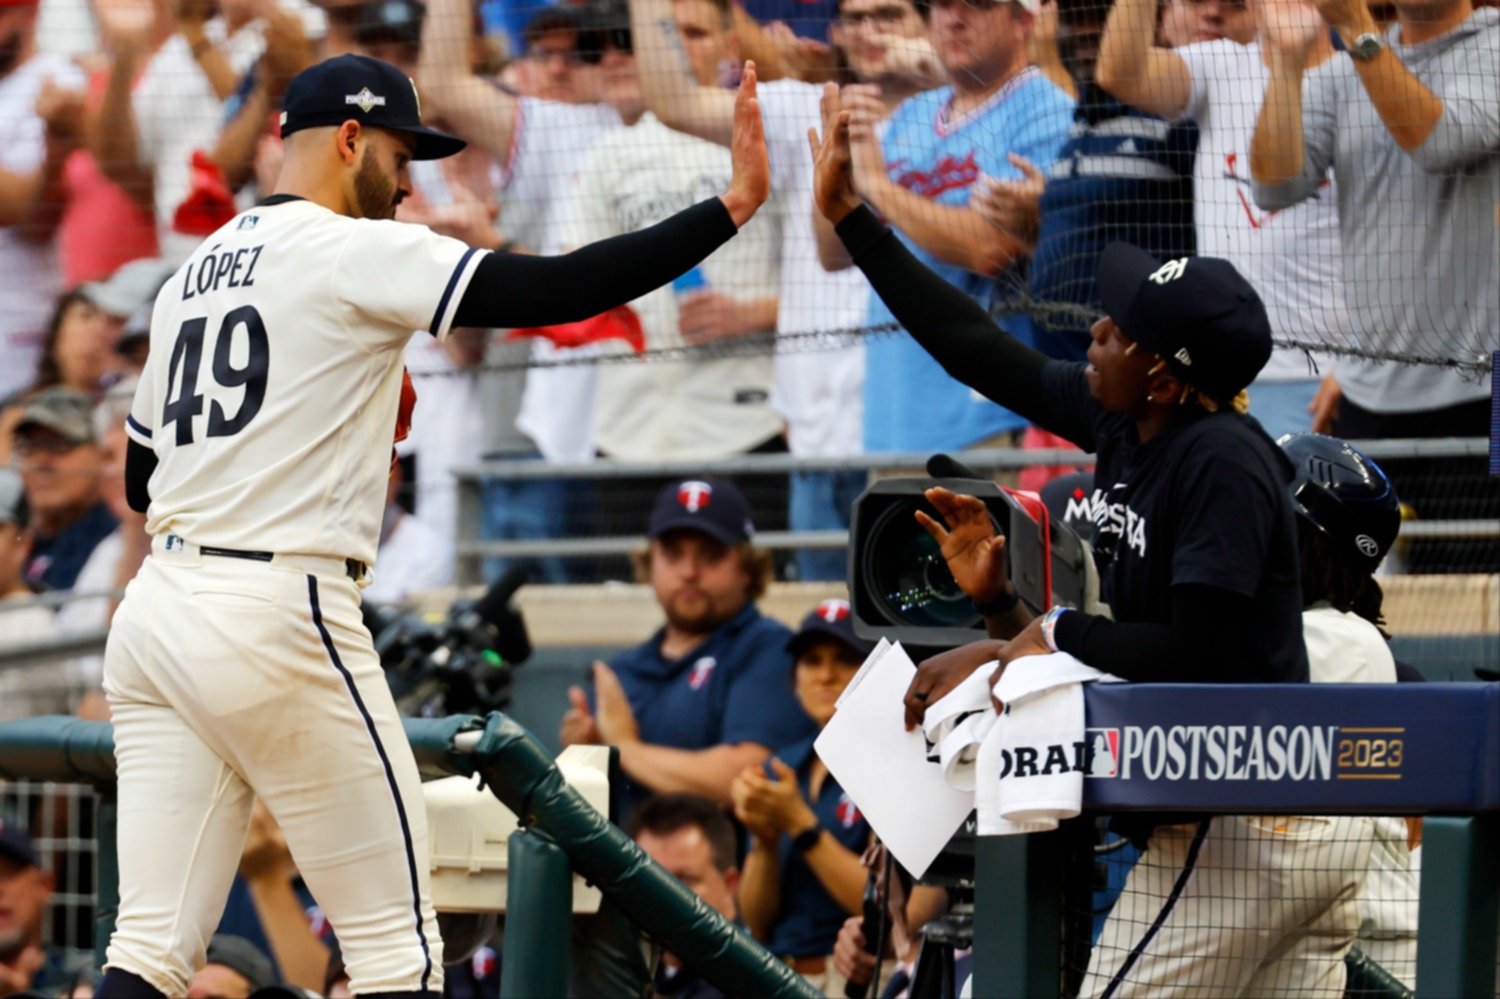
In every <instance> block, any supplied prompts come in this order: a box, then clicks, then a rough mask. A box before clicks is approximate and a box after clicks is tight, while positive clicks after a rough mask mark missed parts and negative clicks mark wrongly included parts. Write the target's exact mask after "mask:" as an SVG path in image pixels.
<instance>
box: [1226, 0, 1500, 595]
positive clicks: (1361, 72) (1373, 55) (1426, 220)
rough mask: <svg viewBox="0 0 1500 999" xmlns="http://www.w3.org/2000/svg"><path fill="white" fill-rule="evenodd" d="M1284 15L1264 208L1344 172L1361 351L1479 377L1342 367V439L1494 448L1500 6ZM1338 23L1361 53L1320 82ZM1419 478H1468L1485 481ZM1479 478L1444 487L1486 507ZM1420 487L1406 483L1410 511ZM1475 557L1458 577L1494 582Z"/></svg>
mask: <svg viewBox="0 0 1500 999" xmlns="http://www.w3.org/2000/svg"><path fill="white" fill-rule="evenodd" d="M1267 7H1268V11H1267V17H1266V22H1267V24H1266V28H1265V30H1266V44H1267V46H1268V48H1270V50H1271V52H1272V64H1271V80H1270V83H1269V85H1268V86H1267V88H1266V96H1265V101H1264V103H1263V105H1262V107H1261V111H1260V118H1259V120H1258V121H1257V123H1256V129H1255V136H1254V139H1253V140H1252V143H1251V150H1250V152H1251V156H1250V166H1251V171H1252V172H1253V174H1254V177H1255V182H1256V183H1255V200H1256V202H1257V203H1258V204H1259V205H1260V206H1261V207H1262V208H1267V209H1278V208H1284V207H1286V206H1288V205H1292V204H1295V203H1297V202H1298V201H1301V200H1303V199H1304V198H1307V197H1310V196H1311V195H1313V193H1314V192H1315V190H1316V188H1317V184H1318V181H1319V179H1320V178H1322V177H1323V175H1324V172H1325V171H1326V170H1327V169H1328V168H1329V166H1330V165H1331V166H1332V167H1333V170H1334V175H1335V179H1336V180H1337V186H1338V198H1339V228H1340V231H1341V235H1342V239H1343V246H1344V287H1345V295H1346V298H1347V303H1348V308H1349V311H1350V313H1351V316H1352V319H1353V327H1354V330H1355V338H1356V339H1355V343H1356V345H1357V346H1360V347H1363V348H1365V349H1368V350H1372V351H1379V352H1387V353H1389V354H1393V355H1421V356H1425V357H1427V358H1432V359H1439V360H1445V361H1458V362H1464V363H1466V364H1467V368H1455V367H1440V366H1436V365H1430V364H1427V365H1412V364H1399V363H1394V362H1392V361H1389V360H1386V361H1381V360H1364V359H1341V360H1340V361H1339V363H1338V366H1337V376H1338V383H1339V387H1340V389H1341V390H1342V398H1341V399H1338V400H1337V404H1338V416H1337V419H1336V421H1335V422H1334V424H1333V432H1334V433H1335V434H1337V435H1339V436H1342V437H1352V438H1369V437H1444V436H1466V437H1467V436H1484V435H1485V434H1486V433H1487V432H1488V427H1489V401H1488V399H1489V391H1490V390H1489V386H1488V379H1487V378H1484V377H1483V376H1482V374H1481V365H1482V363H1483V362H1484V361H1485V359H1486V358H1487V357H1488V355H1489V352H1490V351H1491V350H1493V349H1494V348H1495V346H1496V332H1495V331H1496V330H1497V329H1500V289H1497V287H1496V283H1495V282H1496V274H1497V273H1500V224H1497V222H1500V220H1497V218H1496V214H1495V213H1496V205H1497V204H1500V10H1495V9H1492V8H1482V9H1479V10H1475V9H1474V8H1473V6H1472V4H1471V2H1470V0H1397V2H1396V12H1397V19H1396V23H1395V24H1394V25H1392V26H1391V28H1390V29H1389V30H1388V31H1386V32H1384V33H1382V32H1381V31H1380V29H1379V28H1378V27H1377V25H1376V24H1375V21H1374V20H1373V18H1372V17H1371V15H1370V12H1369V9H1368V8H1367V6H1366V4H1365V2H1364V0H1315V7H1316V9H1314V7H1311V6H1308V5H1307V4H1304V3H1302V2H1300V0H1268V2H1267ZM1318 15H1321V17H1319V16H1318ZM1325 22H1326V25H1325ZM1328 25H1331V26H1332V27H1333V29H1334V30H1335V31H1337V32H1338V34H1339V37H1340V38H1341V39H1342V41H1343V43H1344V48H1345V49H1346V50H1347V55H1344V56H1338V57H1335V58H1334V59H1330V60H1329V61H1327V62H1325V63H1323V64H1322V65H1321V66H1318V67H1317V68H1316V69H1312V70H1306V71H1304V67H1305V65H1306V53H1307V52H1308V51H1309V50H1310V49H1311V47H1312V45H1313V44H1314V42H1315V41H1316V40H1317V38H1318V36H1319V34H1320V33H1321V32H1324V31H1326V30H1327V26H1328ZM1428 464H1430V463H1428ZM1406 471H1407V473H1408V475H1409V476H1411V477H1412V478H1414V479H1415V478H1427V479H1429V480H1430V479H1431V477H1432V473H1433V472H1439V473H1440V474H1444V473H1446V474H1452V472H1454V471H1457V472H1458V473H1459V474H1461V475H1464V477H1465V479H1466V480H1467V479H1468V478H1469V475H1468V474H1466V473H1468V472H1469V471H1470V470H1469V469H1468V468H1467V463H1465V467H1464V468H1463V469H1462V470H1459V469H1452V470H1438V469H1434V468H1431V467H1428V468H1424V469H1422V470H1420V471H1421V472H1422V473H1425V474H1422V475H1420V476H1419V475H1417V474H1415V473H1417V472H1418V471H1419V470H1417V469H1408V470H1406ZM1474 472H1475V473H1477V474H1475V475H1474V477H1473V481H1472V483H1469V482H1465V483H1464V484H1463V485H1462V486H1459V485H1458V484H1457V483H1454V482H1453V481H1452V480H1451V479H1450V480H1449V482H1448V484H1447V485H1446V486H1445V487H1444V488H1445V490H1446V491H1447V492H1449V493H1455V492H1457V491H1458V490H1459V489H1462V490H1463V491H1464V492H1466V493H1468V496H1467V501H1469V502H1472V501H1473V500H1474V499H1475V498H1477V495H1478V494H1477V493H1474V492H1473V490H1480V491H1483V492H1484V494H1485V495H1486V496H1490V497H1492V498H1494V497H1496V496H1497V495H1500V489H1497V488H1496V485H1495V483H1494V482H1490V483H1486V482H1484V481H1483V468H1482V465H1478V464H1476V468H1475V469H1474ZM1392 476H1393V478H1394V477H1396V476H1397V471H1396V470H1395V469H1392ZM1403 478H1405V476H1403ZM1429 485H1430V481H1429ZM1470 485H1472V490H1471V489H1470ZM1408 491H1409V490H1408V489H1407V488H1406V487H1405V486H1402V487H1401V492H1402V497H1403V498H1407V494H1408ZM1434 498H1436V497H1434ZM1477 508H1481V507H1476V509H1477ZM1491 509H1493V507H1491ZM1419 512H1420V513H1421V514H1422V516H1424V517H1429V518H1430V517H1432V516H1434V515H1437V516H1443V514H1442V513H1437V514H1434V512H1433V511H1432V510H1431V509H1429V510H1419ZM1489 547H1491V548H1495V547H1497V546H1493V545H1491V546H1489ZM1497 554H1500V553H1497V552H1494V551H1492V552H1489V553H1488V554H1487V555H1486V556H1484V557H1485V558H1486V559H1487V560H1490V561H1493V559H1494V557H1495V556H1496V555H1497ZM1475 555H1476V553H1475V552H1474V550H1473V549H1472V548H1471V549H1469V551H1468V552H1467V554H1466V556H1464V557H1463V561H1465V562H1467V563H1468V564H1465V565H1462V566H1459V565H1454V566H1452V567H1453V568H1464V569H1467V570H1469V571H1477V569H1478V567H1477V566H1475V565H1473V564H1472V560H1473V558H1474V557H1475ZM1429 568H1433V569H1441V568H1444V566H1441V565H1432V566H1430V567H1429Z"/></svg>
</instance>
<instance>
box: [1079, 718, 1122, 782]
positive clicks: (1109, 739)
mask: <svg viewBox="0 0 1500 999" xmlns="http://www.w3.org/2000/svg"><path fill="white" fill-rule="evenodd" d="M1083 739H1084V742H1086V743H1087V744H1088V757H1087V759H1086V763H1087V767H1088V769H1087V772H1086V773H1085V776H1087V777H1118V776H1119V775H1120V730H1119V729H1117V728H1091V729H1088V730H1086V731H1085V732H1084V735H1083Z"/></svg>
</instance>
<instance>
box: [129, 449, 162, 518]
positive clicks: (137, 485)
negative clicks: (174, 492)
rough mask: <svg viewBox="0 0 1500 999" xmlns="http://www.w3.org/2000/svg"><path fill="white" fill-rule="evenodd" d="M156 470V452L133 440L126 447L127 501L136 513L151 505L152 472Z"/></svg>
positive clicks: (144, 510) (143, 511)
mask: <svg viewBox="0 0 1500 999" xmlns="http://www.w3.org/2000/svg"><path fill="white" fill-rule="evenodd" d="M155 471H156V452H155V451H153V450H151V449H150V448H149V447H143V446H142V445H140V444H137V443H136V442H135V441H131V442H130V443H129V445H128V446H127V447H126V448H125V502H127V503H129V504H130V509H132V510H134V511H135V512H136V513H145V512H146V509H147V508H148V507H150V506H151V473H152V472H155Z"/></svg>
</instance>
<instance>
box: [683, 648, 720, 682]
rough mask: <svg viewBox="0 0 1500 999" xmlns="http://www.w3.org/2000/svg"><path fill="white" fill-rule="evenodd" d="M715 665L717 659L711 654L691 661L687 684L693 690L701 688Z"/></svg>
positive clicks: (717, 663)
mask: <svg viewBox="0 0 1500 999" xmlns="http://www.w3.org/2000/svg"><path fill="white" fill-rule="evenodd" d="M717 665H719V661H718V660H717V659H715V658H714V657H713V656H704V657H703V658H702V659H699V660H698V661H697V662H695V663H693V668H692V671H691V672H689V673H688V686H689V687H691V688H693V689H694V690H700V689H702V687H703V685H704V684H705V683H707V682H708V678H709V677H710V676H712V675H713V671H714V667H715V666H717Z"/></svg>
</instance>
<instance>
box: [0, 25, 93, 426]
mask: <svg viewBox="0 0 1500 999" xmlns="http://www.w3.org/2000/svg"><path fill="white" fill-rule="evenodd" d="M36 16H37V5H36V3H35V2H32V0H19V2H15V0H12V2H9V3H6V4H5V5H3V6H0V123H3V133H4V136H5V141H4V142H3V143H0V398H4V397H6V396H8V395H10V394H11V393H13V392H15V391H17V390H18V389H21V388H23V387H25V386H26V385H28V384H30V383H31V379H32V376H33V374H34V373H35V371H36V363H37V357H38V355H39V354H40V352H41V343H42V331H43V329H44V326H45V323H46V321H47V315H48V312H49V311H50V310H51V308H52V305H53V302H54V301H55V299H56V296H57V292H58V285H59V281H58V266H57V254H56V252H55V246H54V244H53V234H54V232H55V230H56V228H57V221H58V219H59V218H60V217H61V214H62V205H63V186H62V172H63V162H64V160H66V159H67V157H68V155H69V154H70V153H71V152H72V151H73V150H74V149H77V148H78V147H79V146H80V145H81V144H82V141H83V98H82V93H81V90H82V88H83V85H84V77H83V74H82V73H81V72H80V71H79V69H78V68H77V67H76V66H74V65H73V64H72V63H71V62H69V61H68V60H67V59H65V58H63V57H62V56H59V55H55V54H51V53H38V52H37V51H36Z"/></svg>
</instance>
